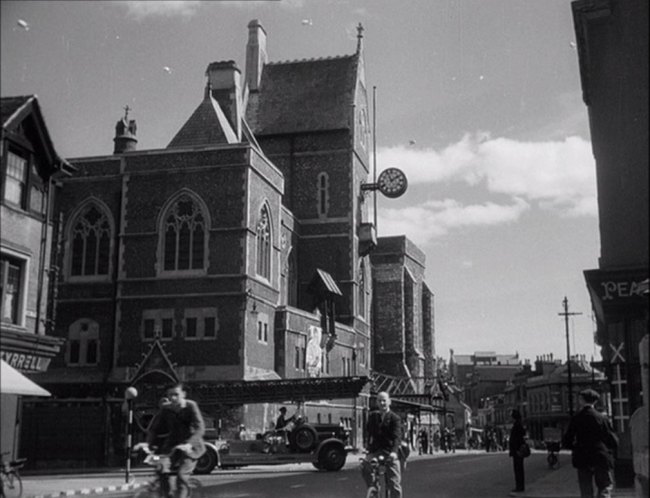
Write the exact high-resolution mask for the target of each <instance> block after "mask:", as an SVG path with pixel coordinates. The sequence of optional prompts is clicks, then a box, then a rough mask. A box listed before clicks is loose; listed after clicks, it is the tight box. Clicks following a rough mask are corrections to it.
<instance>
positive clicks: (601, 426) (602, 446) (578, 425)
mask: <svg viewBox="0 0 650 498" xmlns="http://www.w3.org/2000/svg"><path fill="white" fill-rule="evenodd" d="M562 442H563V444H564V447H565V448H570V449H572V450H573V453H572V456H571V461H572V463H573V466H574V467H576V468H578V469H580V468H587V467H600V468H605V467H608V468H612V467H613V466H614V452H615V451H616V448H617V447H618V438H617V437H616V434H614V431H613V429H612V426H611V425H610V423H609V420H607V417H605V416H604V415H602V414H601V413H599V412H598V411H596V410H595V409H594V407H593V406H585V407H584V408H582V410H580V411H579V412H578V413H576V414H575V415H574V416H573V418H572V419H571V422H570V423H569V427H568V429H567V431H566V434H565V435H564V438H563V439H562Z"/></svg>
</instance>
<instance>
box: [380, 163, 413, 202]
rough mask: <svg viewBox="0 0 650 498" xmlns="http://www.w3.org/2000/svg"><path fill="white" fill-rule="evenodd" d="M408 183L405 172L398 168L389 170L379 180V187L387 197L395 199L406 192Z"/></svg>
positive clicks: (383, 172)
mask: <svg viewBox="0 0 650 498" xmlns="http://www.w3.org/2000/svg"><path fill="white" fill-rule="evenodd" d="M407 186H408V181H407V180H406V175H405V174H404V172H403V171H402V170H400V169H397V168H387V169H385V170H384V171H382V172H381V174H380V175H379V178H377V187H378V188H379V191H380V192H381V193H382V194H384V195H385V196H386V197H390V198H393V199H394V198H395V197H399V196H401V195H402V194H403V193H404V192H406V187H407Z"/></svg>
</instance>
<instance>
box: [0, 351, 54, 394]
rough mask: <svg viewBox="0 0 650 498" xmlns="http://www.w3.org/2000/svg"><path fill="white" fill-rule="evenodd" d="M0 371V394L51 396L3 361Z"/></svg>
mask: <svg viewBox="0 0 650 498" xmlns="http://www.w3.org/2000/svg"><path fill="white" fill-rule="evenodd" d="M0 362H2V363H1V364H2V370H0V393H2V394H18V395H21V396H52V395H51V394H50V393H49V392H47V391H46V390H45V389H43V388H42V387H41V386H39V385H38V384H35V383H34V382H32V381H31V380H29V379H28V378H27V377H25V376H24V375H23V374H21V373H20V372H19V371H18V370H16V369H15V368H13V367H11V366H9V365H8V364H7V363H6V362H5V361H4V360H0Z"/></svg>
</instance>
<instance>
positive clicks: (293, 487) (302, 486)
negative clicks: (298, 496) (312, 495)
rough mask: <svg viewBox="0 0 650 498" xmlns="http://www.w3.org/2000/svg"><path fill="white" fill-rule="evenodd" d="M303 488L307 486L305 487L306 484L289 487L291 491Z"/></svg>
mask: <svg viewBox="0 0 650 498" xmlns="http://www.w3.org/2000/svg"><path fill="white" fill-rule="evenodd" d="M305 486H307V485H306V484H292V485H291V486H289V487H290V488H291V489H296V488H304V487H305Z"/></svg>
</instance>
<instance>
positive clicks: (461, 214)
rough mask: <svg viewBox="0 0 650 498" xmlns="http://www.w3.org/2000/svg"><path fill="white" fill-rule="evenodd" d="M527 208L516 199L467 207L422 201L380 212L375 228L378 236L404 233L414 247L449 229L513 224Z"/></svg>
mask: <svg viewBox="0 0 650 498" xmlns="http://www.w3.org/2000/svg"><path fill="white" fill-rule="evenodd" d="M527 209H529V205H528V203H527V202H526V201H524V200H523V199H520V198H515V199H513V203H512V204H496V203H493V202H486V203H484V204H473V205H467V206H463V205H462V204H460V203H459V202H458V201H455V200H453V199H445V200H443V201H426V202H424V203H422V204H419V205H417V206H411V207H406V208H401V209H381V210H379V213H378V217H379V220H378V225H379V227H381V228H380V230H381V233H382V236H385V235H400V234H404V235H406V236H407V237H408V238H409V239H411V240H412V241H413V242H415V243H416V244H418V245H425V244H427V243H428V242H430V241H431V240H433V239H435V238H437V237H440V236H442V235H445V234H447V233H448V232H449V231H450V230H452V229H457V228H464V227H475V226H484V225H499V224H503V223H511V222H514V221H517V220H518V219H519V217H520V216H521V214H522V213H523V212H524V211H526V210H527Z"/></svg>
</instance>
